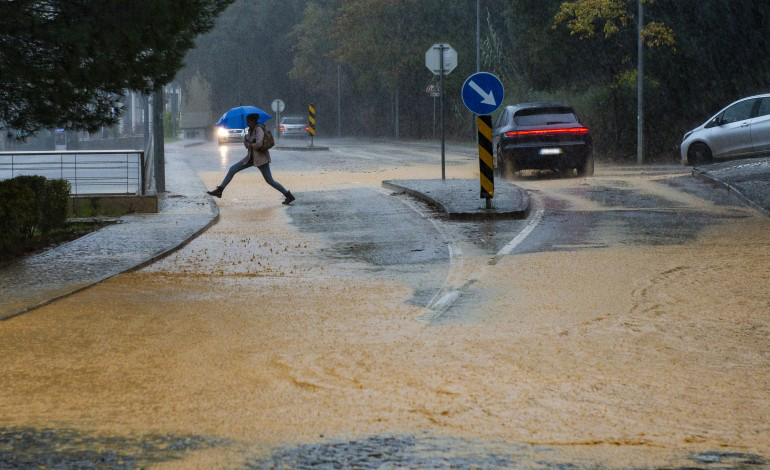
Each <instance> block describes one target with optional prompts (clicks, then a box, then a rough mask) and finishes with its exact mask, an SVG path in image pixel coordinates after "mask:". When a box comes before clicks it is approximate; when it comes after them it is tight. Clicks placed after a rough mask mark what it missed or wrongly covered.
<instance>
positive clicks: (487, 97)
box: [468, 80, 497, 106]
mask: <svg viewBox="0 0 770 470" xmlns="http://www.w3.org/2000/svg"><path fill="white" fill-rule="evenodd" d="M468 85H469V86H470V87H471V88H473V89H474V90H475V91H476V93H478V94H479V95H481V97H482V98H483V99H482V100H481V102H482V103H483V104H488V105H490V106H497V101H495V95H494V94H493V93H492V90H489V93H487V92H486V91H484V90H482V89H481V87H480V86H478V85H477V84H476V82H474V81H473V80H471V81H470V83H468Z"/></svg>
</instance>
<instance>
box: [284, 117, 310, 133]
mask: <svg viewBox="0 0 770 470" xmlns="http://www.w3.org/2000/svg"><path fill="white" fill-rule="evenodd" d="M309 130H310V128H309V127H308V123H307V118H306V117H305V116H286V117H282V118H281V123H280V125H279V127H278V132H279V133H280V135H281V137H306V136H307V135H308V134H307V133H308V131H309Z"/></svg>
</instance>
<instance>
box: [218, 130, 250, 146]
mask: <svg viewBox="0 0 770 470" xmlns="http://www.w3.org/2000/svg"><path fill="white" fill-rule="evenodd" d="M247 132H248V129H228V128H226V127H217V141H218V142H219V143H220V144H225V143H228V142H243V139H244V138H245V137H246V133H247Z"/></svg>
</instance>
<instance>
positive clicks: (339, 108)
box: [337, 64, 342, 137]
mask: <svg viewBox="0 0 770 470" xmlns="http://www.w3.org/2000/svg"><path fill="white" fill-rule="evenodd" d="M341 94H342V93H341V86H340V64H337V137H341V136H342V124H341V123H342V105H341V104H340V103H341V101H342V100H341V98H340V96H341Z"/></svg>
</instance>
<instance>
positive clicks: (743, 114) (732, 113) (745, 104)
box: [722, 100, 756, 124]
mask: <svg viewBox="0 0 770 470" xmlns="http://www.w3.org/2000/svg"><path fill="white" fill-rule="evenodd" d="M755 102H756V100H744V101H741V102H740V103H736V104H734V105H732V106H730V107H729V108H727V109H726V110H725V113H724V115H723V116H722V124H730V123H731V122H738V121H743V120H746V119H748V118H750V117H751V109H752V108H753V107H754V103H755Z"/></svg>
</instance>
